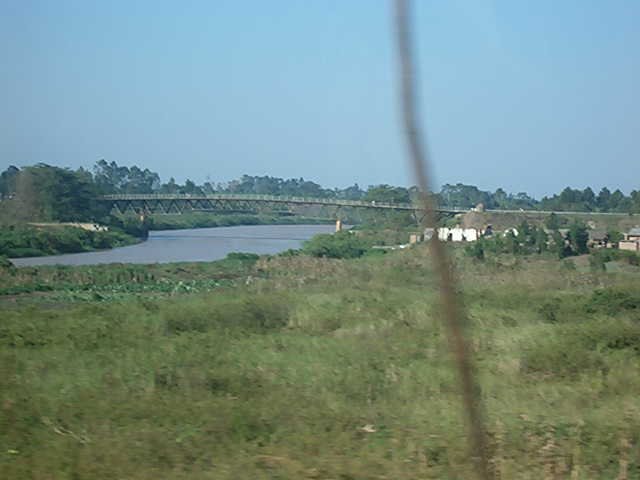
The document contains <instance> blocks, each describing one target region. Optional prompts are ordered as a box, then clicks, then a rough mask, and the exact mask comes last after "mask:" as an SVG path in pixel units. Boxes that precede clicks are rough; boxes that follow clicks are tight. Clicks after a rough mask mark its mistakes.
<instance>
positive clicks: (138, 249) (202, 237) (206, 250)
mask: <svg viewBox="0 0 640 480" xmlns="http://www.w3.org/2000/svg"><path fill="white" fill-rule="evenodd" d="M333 231H334V226H333V225H245V226H235V227H216V228H197V229H187V230H160V231H151V232H149V235H148V238H147V241H145V242H142V243H139V244H136V245H131V246H126V247H122V248H116V249H111V250H103V251H99V252H89V253H74V254H65V255H55V256H48V257H35V258H18V259H14V260H13V262H14V264H15V265H16V266H20V267H24V266H35V265H97V264H112V263H126V264H153V263H173V262H211V261H214V260H220V259H222V258H224V257H225V256H226V255H227V254H229V253H231V252H251V253H258V254H276V253H279V252H282V251H285V250H289V249H297V248H300V247H301V246H302V242H303V241H305V240H308V239H310V238H311V237H313V236H314V235H317V234H320V233H330V232H333Z"/></svg>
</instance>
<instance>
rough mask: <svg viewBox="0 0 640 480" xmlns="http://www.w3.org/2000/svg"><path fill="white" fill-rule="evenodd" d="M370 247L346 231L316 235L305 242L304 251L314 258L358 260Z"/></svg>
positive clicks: (367, 243)
mask: <svg viewBox="0 0 640 480" xmlns="http://www.w3.org/2000/svg"><path fill="white" fill-rule="evenodd" d="M369 247H370V245H369V242H367V241H365V240H363V239H361V238H358V236H357V235H355V234H353V233H350V232H348V231H346V232H337V233H335V234H333V235H330V234H321V235H316V236H315V237H313V238H312V239H311V240H308V241H307V242H305V244H304V247H303V249H302V251H303V252H304V253H306V254H308V255H311V256H313V257H328V258H358V257H361V256H362V255H364V254H365V253H366V252H367V250H368V249H369Z"/></svg>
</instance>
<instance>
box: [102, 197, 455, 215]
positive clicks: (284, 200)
mask: <svg viewBox="0 0 640 480" xmlns="http://www.w3.org/2000/svg"><path fill="white" fill-rule="evenodd" d="M101 200H102V201H105V202H110V203H111V205H112V208H113V209H114V210H115V211H116V212H118V213H121V214H125V213H136V214H184V213H195V212H215V213H266V212H269V213H277V214H281V215H296V214H298V213H299V209H300V207H328V208H329V209H330V210H331V211H333V212H334V214H336V215H337V214H338V213H339V211H340V209H342V208H357V209H366V210H373V211H376V210H377V211H396V212H403V211H404V212H409V213H412V214H415V213H416V212H417V211H419V210H420V209H419V208H418V207H416V206H414V205H411V204H396V203H383V202H365V201H359V200H339V199H326V198H306V197H288V196H275V195H237V194H209V195H189V194H118V195H104V196H102V197H101ZM460 211H464V210H460Z"/></svg>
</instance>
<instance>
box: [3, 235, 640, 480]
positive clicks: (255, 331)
mask: <svg viewBox="0 0 640 480" xmlns="http://www.w3.org/2000/svg"><path fill="white" fill-rule="evenodd" d="M457 257H458V258H459V276H460V278H461V282H462V289H463V292H464V295H463V298H464V302H465V305H466V307H467V310H468V312H469V325H470V327H469V328H470V333H471V334H472V345H473V349H474V356H475V358H476V361H477V366H478V371H479V378H480V382H481V385H482V391H483V398H484V400H485V403H486V407H487V427H488V435H489V437H488V441H489V445H490V455H491V458H492V465H493V467H494V469H495V470H496V471H497V472H499V474H500V476H501V478H515V479H540V478H550V479H551V478H553V479H556V478H557V479H560V478H584V479H592V478H593V479H599V478H616V476H617V475H618V474H619V471H620V462H623V463H624V461H625V459H627V460H628V461H629V462H630V464H629V470H628V474H627V477H625V478H629V479H633V478H635V479H638V478H640V470H639V466H638V465H639V459H638V444H639V442H640V404H639V403H638V400H637V399H638V398H640V312H639V311H638V309H637V308H636V303H635V299H636V298H637V296H638V295H640V282H639V280H640V276H639V274H638V272H635V273H627V274H625V275H617V274H612V273H606V272H586V273H585V272H578V271H575V270H568V269H566V268H562V267H561V265H560V263H559V262H558V261H555V260H551V259H546V258H536V259H529V258H524V259H515V260H514V259H506V258H499V259H496V260H494V261H492V262H483V263H479V262H473V261H471V260H470V259H468V258H464V256H462V255H457ZM231 261H233V259H231ZM237 261H240V262H242V260H240V259H237ZM94 268H95V267H94ZM122 268H124V267H122ZM154 268H161V267H154ZM162 268H167V269H169V270H170V271H172V272H173V275H175V278H176V279H177V278H178V277H179V276H180V275H179V273H180V272H176V271H175V269H177V268H185V269H186V273H185V272H182V274H184V275H186V276H191V275H193V277H194V278H202V279H205V278H207V277H208V276H210V277H211V278H214V276H215V272H216V271H217V270H216V268H218V269H219V268H221V267H220V266H218V267H214V266H203V267H201V268H202V272H201V273H200V274H197V272H196V271H195V270H193V269H195V267H194V266H179V265H176V266H167V267H162ZM228 268H229V270H228V274H229V275H231V274H233V275H234V279H235V286H222V287H220V288H217V289H215V290H212V291H210V292H204V293H194V294H190V295H183V294H175V295H172V296H171V297H170V298H155V297H146V296H144V295H140V296H132V297H128V298H124V299H122V301H118V302H113V301H110V302H105V301H101V302H87V301H84V302H77V301H62V300H55V301H53V300H51V299H50V300H49V303H48V304H46V305H41V304H39V303H31V304H24V305H22V304H17V305H12V306H8V307H7V308H5V309H4V310H3V313H2V316H1V319H0V369H1V370H0V397H1V398H0V478H36V479H40V478H43V479H44V478H61V479H66V478H69V479H76V478H82V479H94V478H95V479H98V478H127V479H147V478H149V479H150V478H154V479H155V478H167V479H175V478H185V479H186V478H189V479H200V478H202V479H209V478H212V479H218V478H223V479H224V478H228V479H232V478H233V479H236V478H282V479H285V478H291V479H298V478H315V479H318V478H336V479H337V478H341V479H361V478H362V479H365V478H366V479H369V478H372V479H373V478H375V479H378V478H389V479H395V478H407V479H413V478H416V479H417V478H434V479H464V478H471V474H470V471H471V466H472V463H471V461H470V459H469V455H468V453H467V440H466V430H465V425H464V418H465V417H464V415H463V412H462V411H461V403H460V393H459V389H458V385H457V382H456V376H455V373H454V372H453V371H452V369H451V367H450V361H449V360H450V359H449V353H448V348H447V344H446V339H445V337H444V332H443V329H442V327H441V324H440V309H439V306H438V296H437V286H436V284H435V279H434V278H433V275H432V273H431V268H430V264H429V258H428V254H427V252H426V251H425V250H424V249H423V248H422V246H420V247H418V248H414V249H411V250H409V251H403V252H396V253H393V254H388V255H384V256H381V257H363V258H360V259H356V260H332V259H323V258H311V257H306V256H286V257H285V256H283V257H265V258H261V259H260V260H259V261H257V262H255V263H254V262H249V263H240V264H235V265H228ZM172 269H174V270H172ZM98 270H99V269H98ZM45 273H49V271H48V270H38V271H37V273H36V277H37V276H39V275H44V274H45ZM148 273H149V271H147V274H148ZM67 275H68V276H69V278H72V277H73V275H78V276H79V277H80V278H85V277H83V275H84V276H88V275H89V273H88V272H87V270H86V269H83V268H80V269H69V272H68V273H67ZM105 275H106V273H105ZM93 276H94V277H97V275H96V273H95V271H94V273H93ZM86 278H89V277H86ZM630 278H631V279H632V280H629V279H630ZM621 292H622V293H621ZM627 445H628V446H627ZM572 475H573V476H572ZM619 478H621V477H619Z"/></svg>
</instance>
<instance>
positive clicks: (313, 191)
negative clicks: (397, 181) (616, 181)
mask: <svg viewBox="0 0 640 480" xmlns="http://www.w3.org/2000/svg"><path fill="white" fill-rule="evenodd" d="M36 186H37V188H36ZM21 191H23V192H25V195H22V196H21V194H20V192H21ZM40 191H42V192H44V193H43V194H42V195H40ZM416 192H417V191H416V188H415V187H411V188H405V187H397V186H391V185H372V186H369V187H368V188H366V189H363V188H361V187H360V186H359V185H358V184H354V185H352V186H349V187H346V188H342V189H341V188H333V189H331V188H325V187H322V186H321V185H319V184H317V183H315V182H312V181H309V180H305V179H303V178H299V179H282V178H277V177H270V176H250V175H243V176H242V177H241V178H239V179H237V180H232V181H230V182H226V183H225V182H217V183H216V182H212V181H206V182H204V183H203V184H201V185H198V184H196V183H195V182H193V181H192V180H188V179H187V180H186V181H185V183H184V184H182V185H181V184H178V183H176V181H175V180H174V179H173V178H170V179H169V181H168V182H166V183H163V182H162V181H161V179H160V176H159V175H158V174H157V173H155V172H152V171H150V170H149V169H147V168H145V169H142V168H140V167H137V166H133V167H126V166H120V165H118V164H117V163H116V162H106V161H105V160H100V161H99V162H97V163H96V164H95V166H94V167H93V172H89V171H87V170H84V169H79V170H77V171H75V172H74V171H71V170H69V169H62V168H57V167H52V166H49V165H45V164H38V165H36V166H33V167H25V168H23V169H22V170H21V169H18V168H17V167H14V166H11V167H9V168H8V169H7V170H6V171H4V172H3V173H2V174H0V199H7V198H18V199H20V198H21V197H24V200H22V201H20V202H16V203H20V205H21V208H22V209H23V210H24V208H25V207H26V208H27V209H26V210H24V211H25V212H28V214H29V215H32V216H33V215H38V216H40V217H47V218H54V217H55V218H56V219H62V218H69V219H80V218H82V219H92V220H94V219H98V218H100V217H102V216H104V215H105V213H106V212H104V210H103V209H104V206H100V205H99V204H98V203H97V202H95V196H96V194H98V193H103V194H104V193H189V194H198V193H201V194H202V193H246V194H268V195H293V196H303V197H318V198H339V199H351V200H366V201H380V202H396V203H406V202H410V201H411V199H412V198H414V197H415V196H416ZM34 195H35V198H37V200H33V199H32V198H33V196H34ZM436 196H437V201H438V202H439V203H440V204H441V205H445V206H450V207H460V208H471V207H474V206H476V205H477V204H479V203H482V204H484V206H485V207H486V208H491V209H507V210H509V209H520V208H522V209H531V210H551V211H578V212H590V211H593V212H618V213H640V191H638V190H634V191H632V192H631V193H630V194H629V195H625V194H624V193H623V192H621V191H620V190H615V191H613V192H611V191H610V190H609V189H608V188H606V187H605V188H602V189H601V190H600V192H599V193H598V194H596V193H595V192H594V191H593V190H592V189H591V188H588V187H587V188H585V189H584V190H579V189H572V188H569V187H567V188H565V189H564V190H563V191H562V192H560V193H558V194H555V195H552V196H549V197H544V198H542V199H541V200H536V199H534V198H533V197H531V196H529V195H528V194H526V193H524V192H520V193H517V194H512V193H507V192H505V191H504V190H503V189H502V188H498V189H497V190H496V191H495V192H489V191H484V190H480V189H479V188H478V187H476V186H473V185H464V184H461V183H458V184H455V185H451V184H446V185H444V186H443V187H442V188H441V190H440V192H438V193H437V194H436ZM27 199H28V200H27ZM25 214H26V213H25Z"/></svg>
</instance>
